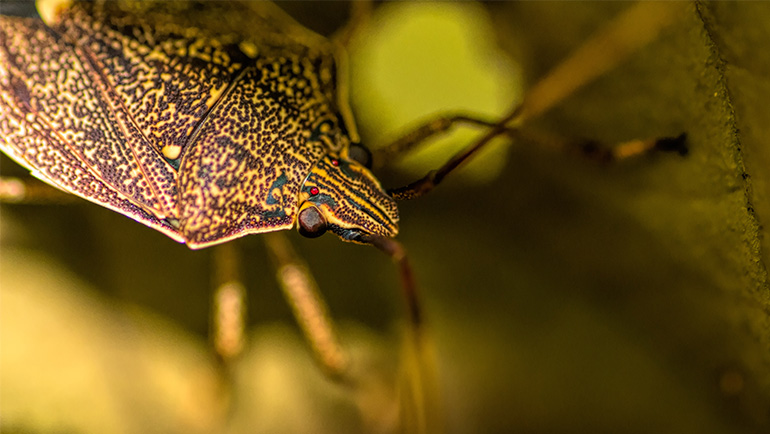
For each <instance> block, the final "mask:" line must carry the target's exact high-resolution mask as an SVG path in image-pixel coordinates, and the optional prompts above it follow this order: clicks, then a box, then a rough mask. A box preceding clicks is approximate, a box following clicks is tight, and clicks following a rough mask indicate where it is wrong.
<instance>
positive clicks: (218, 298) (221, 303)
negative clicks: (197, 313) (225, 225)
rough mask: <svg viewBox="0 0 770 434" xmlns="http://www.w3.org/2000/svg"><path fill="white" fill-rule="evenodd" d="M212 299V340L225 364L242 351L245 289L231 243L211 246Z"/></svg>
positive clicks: (238, 257)
mask: <svg viewBox="0 0 770 434" xmlns="http://www.w3.org/2000/svg"><path fill="white" fill-rule="evenodd" d="M213 254H214V285H215V287H216V290H215V291H214V298H213V303H212V320H211V339H212V341H213V344H214V349H215V350H216V352H217V354H218V355H219V357H220V359H221V360H222V361H223V362H224V363H225V364H228V363H229V362H230V361H232V360H234V359H235V358H236V357H237V356H238V355H239V354H240V353H241V351H242V350H243V342H244V339H243V331H244V320H245V317H246V301H245V299H246V291H245V289H244V287H243V284H242V283H241V279H240V277H241V273H240V256H239V254H238V251H237V249H236V247H235V244H233V243H225V244H222V245H219V246H216V247H215V248H214V252H213Z"/></svg>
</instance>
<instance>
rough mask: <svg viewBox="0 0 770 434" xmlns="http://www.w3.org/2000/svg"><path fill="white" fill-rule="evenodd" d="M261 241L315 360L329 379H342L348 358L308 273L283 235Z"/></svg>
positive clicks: (347, 364) (267, 237) (270, 235)
mask: <svg viewBox="0 0 770 434" xmlns="http://www.w3.org/2000/svg"><path fill="white" fill-rule="evenodd" d="M264 238H265V243H266V245H267V249H268V251H269V252H270V255H271V257H272V259H273V262H274V264H275V267H276V270H277V277H278V282H279V283H280V285H281V288H282V289H283V293H284V295H285V296H286V300H287V301H288V303H289V305H290V306H291V308H292V310H293V311H294V316H295V317H296V318H297V322H298V323H299V325H300V328H302V331H303V333H304V334H305V338H306V339H307V340H308V342H309V343H310V346H311V348H312V350H313V354H314V356H315V357H316V360H317V361H318V363H319V364H320V365H321V367H322V369H323V370H324V371H325V373H326V374H327V375H328V376H329V377H331V378H333V379H336V380H344V379H345V374H346V373H347V371H348V366H349V360H348V355H347V354H346V353H345V351H344V350H343V349H342V346H341V345H340V343H339V339H338V337H337V334H336V332H335V331H334V327H333V325H332V322H331V319H330V316H329V312H328V308H327V307H326V303H324V301H323V299H322V298H321V295H320V293H319V290H318V285H317V284H316V282H315V280H314V279H313V276H312V275H311V274H310V270H309V269H308V267H307V265H305V264H304V263H303V262H302V261H301V260H300V259H299V257H298V256H297V254H296V252H294V250H293V249H292V247H291V245H290V244H289V242H288V240H287V239H286V237H285V236H284V235H283V234H279V233H275V232H272V233H267V234H265V235H264Z"/></svg>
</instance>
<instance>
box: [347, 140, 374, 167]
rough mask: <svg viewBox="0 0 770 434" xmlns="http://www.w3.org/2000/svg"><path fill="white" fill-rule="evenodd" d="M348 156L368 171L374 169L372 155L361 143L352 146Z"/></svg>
mask: <svg viewBox="0 0 770 434" xmlns="http://www.w3.org/2000/svg"><path fill="white" fill-rule="evenodd" d="M348 156H349V157H350V159H351V160H353V161H357V162H358V163H360V164H361V165H362V166H364V167H366V168H367V169H371V168H372V153H371V151H369V149H368V148H367V147H366V146H364V145H362V144H360V143H353V144H351V145H350V149H349V150H348Z"/></svg>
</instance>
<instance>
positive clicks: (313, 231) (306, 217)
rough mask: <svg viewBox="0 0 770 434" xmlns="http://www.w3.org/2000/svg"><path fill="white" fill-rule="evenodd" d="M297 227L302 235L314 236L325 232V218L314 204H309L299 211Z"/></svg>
mask: <svg viewBox="0 0 770 434" xmlns="http://www.w3.org/2000/svg"><path fill="white" fill-rule="evenodd" d="M297 220H298V223H299V225H298V229H299V233H300V234H302V236H304V237H308V238H316V237H320V236H321V235H323V234H324V233H325V232H326V226H327V225H326V219H325V218H324V216H323V215H321V211H319V210H318V208H316V207H314V206H309V207H307V208H305V209H303V210H302V211H300V212H299V216H298V217H297Z"/></svg>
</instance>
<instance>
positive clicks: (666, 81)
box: [0, 2, 770, 433]
mask: <svg viewBox="0 0 770 434" xmlns="http://www.w3.org/2000/svg"><path fill="white" fill-rule="evenodd" d="M627 6H628V5H627V4H625V3H611V2H600V3H578V2H569V3H552V2H546V3H540V2H523V3H490V4H486V5H485V7H486V10H487V12H488V13H489V16H490V17H491V18H492V25H493V28H494V29H495V32H496V37H494V39H495V40H494V41H491V39H492V37H491V36H478V37H481V38H484V39H485V41H483V44H481V43H479V45H484V44H488V43H492V42H495V43H496V44H497V45H499V46H500V47H502V48H503V49H504V50H506V51H507V52H508V53H510V54H511V57H513V58H515V59H516V60H517V62H518V63H519V64H520V65H521V69H522V71H523V75H524V77H525V81H526V82H528V83H532V82H534V81H535V80H537V79H538V78H539V77H542V76H543V75H544V74H545V73H546V71H547V70H548V69H549V68H551V67H553V66H554V65H555V64H557V63H558V62H559V60H560V59H562V58H563V57H565V56H566V55H567V54H568V53H569V52H570V51H571V50H573V49H574V48H576V47H577V46H579V44H580V42H581V41H583V40H585V39H586V38H587V37H588V36H590V35H591V34H592V33H593V32H594V31H595V30H596V29H597V28H599V27H600V26H601V25H602V24H604V23H606V22H608V21H609V20H611V19H612V17H613V16H615V15H616V14H617V13H618V12H620V11H622V10H623V9H624V8H626V7H627ZM385 7H387V9H393V8H399V7H403V8H405V9H407V10H410V9H409V8H411V7H412V6H411V5H402V4H388V5H386V6H385ZM385 7H383V9H385ZM474 10H475V9H474ZM470 13H471V14H477V12H470ZM485 14H486V13H483V14H481V15H485ZM769 15H770V8H769V7H767V6H766V5H764V4H762V3H743V2H741V3H707V4H701V3H697V4H693V5H692V6H691V7H690V9H689V11H688V14H687V16H684V17H683V18H682V21H681V22H680V23H679V24H678V26H676V27H674V28H672V29H670V30H669V31H668V32H666V33H665V34H664V35H662V37H661V38H660V39H659V40H657V41H655V42H654V43H652V44H650V45H649V46H648V47H645V48H644V49H643V50H642V51H640V52H639V53H636V54H635V55H633V56H632V57H631V58H630V59H629V60H628V61H627V62H626V63H624V64H623V65H621V66H620V67H619V68H617V69H616V70H614V71H612V72H610V73H608V74H606V75H605V76H603V77H601V78H600V79H599V80H598V81H596V82H595V83H593V84H592V85H590V86H588V87H587V88H585V89H583V90H582V91H580V92H579V93H577V94H576V95H574V96H573V97H571V98H569V99H568V100H567V101H565V102H564V103H563V104H562V105H560V106H559V107H558V108H556V109H554V110H552V111H551V112H549V113H547V115H546V116H544V117H543V118H542V119H541V120H540V121H539V122H538V124H537V125H536V126H537V127H538V128H541V129H545V130H548V131H553V132H555V133H557V134H560V135H563V136H565V137H587V138H592V139H599V140H602V141H605V142H607V143H613V142H617V141H622V140H627V139H632V138H638V137H656V136H665V135H676V134H679V133H681V132H687V133H688V135H689V146H690V150H691V153H690V155H688V156H687V157H686V158H680V157H678V156H675V155H658V156H655V157H652V158H643V159H640V160H639V161H635V162H627V163H623V164H620V165H617V166H613V167H596V166H595V165H593V164H591V163H588V162H584V161H580V160H576V159H574V158H570V157H566V156H563V155H554V154H549V153H547V152H544V151H542V150H539V149H533V148H530V147H512V148H510V149H509V150H508V151H507V152H508V155H509V157H510V158H508V159H507V160H505V161H504V162H503V163H502V164H503V165H504V167H503V170H502V172H501V173H500V175H499V177H498V178H497V179H496V180H494V181H492V182H491V183H488V184H485V185H484V186H483V187H482V186H473V185H468V184H466V183H464V182H460V181H458V180H457V177H450V178H448V179H447V181H446V182H445V184H444V185H442V187H441V188H439V189H437V190H436V191H435V192H433V193H431V195H429V196H427V197H425V198H423V199H422V200H420V201H415V202H408V203H403V205H402V207H401V214H402V220H401V235H400V240H401V241H402V242H403V243H404V244H405V245H406V246H407V248H408V249H409V252H410V255H411V260H412V263H413V265H414V268H415V272H416V275H417V279H418V281H419V283H420V287H421V289H422V290H423V296H424V298H425V304H426V307H425V310H426V313H427V318H428V321H429V325H430V330H431V332H432V334H433V337H434V339H435V345H436V351H437V358H438V363H439V367H440V383H441V391H442V403H443V406H444V414H445V418H446V422H445V426H446V428H447V431H449V432H458V433H459V432H510V431H514V432H515V431H525V432H548V433H553V432H564V433H568V432H569V433H573V432H699V433H732V432H766V431H768V429H769V428H768V424H769V423H770V422H768V417H769V416H770V369H769V368H770V323H769V321H770V319H769V318H768V317H769V316H768V312H769V311H770V309H768V307H769V306H768V305H769V303H770V292H769V291H768V282H767V271H766V264H767V261H768V248H767V239H768V234H767V230H768V229H767V226H768V225H767V222H766V221H765V220H766V218H767V217H766V216H767V215H770V201H768V194H770V186H769V185H768V180H769V179H768V176H770V175H768V173H767V171H766V170H765V168H766V167H768V163H770V150H768V149H770V148H768V147H767V145H766V143H768V139H769V138H770V123H768V122H767V119H768V113H767V109H766V106H767V104H766V101H768V100H769V99H770V84H768V78H767V77H770V74H769V73H770V53H768V52H767V50H763V49H761V47H763V46H764V45H763V44H764V43H765V42H764V41H767V40H768V39H769V38H770V35H768V33H770V29H769V28H768V27H769V24H768V23H770V16H769ZM487 38H489V40H486V39H487ZM386 39H387V38H386ZM407 42H409V41H407ZM460 57H462V56H460ZM356 62H357V60H356V59H352V64H354V65H355V64H356ZM404 62H405V63H409V62H411V60H409V61H408V60H406V59H405V60H404ZM472 63H475V64H476V65H478V64H479V62H478V61H475V62H474V61H472ZM407 66H408V65H407ZM362 67H364V66H362ZM425 67H426V68H428V67H430V65H427V66H425ZM438 69H439V70H438V71H437V72H436V74H437V75H438V76H441V74H442V73H443V72H446V67H441V68H438ZM458 70H463V69H462V68H460V67H459V66H458ZM424 75H425V76H428V73H427V72H426V73H425V74H424ZM513 81H516V79H515V78H514V79H513ZM455 88H457V89H459V88H458V87H456V86H453V87H452V89H455ZM452 89H447V93H451V91H452ZM466 89H467V88H466ZM354 90H355V89H354ZM362 96H363V98H362V99H360V100H358V101H357V102H356V104H355V105H356V106H357V107H364V106H373V107H374V110H375V113H376V111H377V110H381V111H383V113H384V111H385V110H388V111H396V112H397V111H399V110H401V109H397V108H391V105H390V104H395V102H383V101H382V100H374V101H372V100H368V99H367V98H369V97H367V96H366V95H365V94H364V95H362ZM353 97H354V98H355V97H356V93H354V94H353ZM408 97H409V95H406V96H404V100H409V98H408ZM510 102H511V103H512V102H513V101H510ZM410 104H411V103H410ZM408 105H409V104H408ZM502 105H503V106H504V107H507V106H508V105H509V104H505V103H503V104H502ZM393 107H395V106H393ZM448 108H449V109H456V107H448ZM479 110H482V108H479ZM383 116H384V114H383ZM415 116H418V115H415ZM419 116H421V114H420V115H419ZM375 117H376V116H375ZM360 120H361V121H362V123H363V125H362V126H361V129H362V131H369V134H370V137H369V142H375V141H376V142H387V138H388V136H390V135H391V134H397V132H395V131H393V132H391V131H384V130H380V129H379V128H381V126H379V125H378V124H376V123H371V124H369V122H370V121H367V119H366V116H363V117H361V118H360ZM413 120H414V119H412V118H410V119H406V120H405V121H404V123H406V121H409V123H410V124H412V122H411V121H413ZM375 121H376V119H375ZM372 122H374V121H372ZM405 128H407V126H406V125H405ZM437 158H438V157H437ZM440 162H441V161H437V162H436V163H437V164H440ZM482 166H483V164H482ZM6 167H7V166H3V171H4V173H5V171H6ZM2 223H3V228H2V236H3V237H2V242H3V245H2V257H0V259H2V262H0V267H1V268H0V290H1V291H2V293H1V294H0V295H1V296H2V300H1V301H2V303H1V304H0V314H1V315H2V316H1V317H0V321H1V323H0V338H1V339H2V342H0V345H2V346H1V347H0V362H2V365H0V380H2V381H0V404H1V405H2V414H3V421H2V422H3V430H4V431H6V430H7V431H11V432H13V431H32V432H49V431H51V430H53V429H54V428H60V429H62V430H72V431H80V432H153V430H154V431H156V432H172V431H174V430H176V431H181V432H195V431H196V430H197V431H204V432H207V431H208V430H209V428H210V427H211V426H212V424H213V425H218V426H221V424H223V423H224V422H222V420H221V419H218V418H219V417H224V416H222V415H221V414H219V413H217V412H218V411H219V409H220V408H221V406H223V405H224V404H226V403H227V402H225V401H223V394H222V390H221V389H219V385H220V384H223V383H220V382H219V381H221V380H222V378H221V377H219V376H218V375H219V374H218V373H217V371H216V370H215V368H214V366H215V364H214V362H213V357H212V356H211V355H210V354H209V352H208V351H209V350H208V349H207V347H206V346H205V343H204V342H205V339H204V337H203V336H202V335H203V334H204V333H205V330H206V325H205V323H206V320H207V318H206V315H207V311H208V301H207V300H208V294H209V292H208V291H209V287H210V279H209V277H208V268H207V265H206V264H207V260H208V254H207V253H206V252H205V251H204V252H189V251H187V250H186V249H185V248H183V247H182V246H177V245H174V244H173V243H171V242H169V241H168V240H167V239H165V238H164V237H163V236H162V235H159V234H156V233H154V232H153V231H151V230H149V229H147V228H144V227H141V226H140V225H138V224H136V223H134V222H132V221H130V220H128V219H125V218H124V217H122V216H119V215H116V214H114V213H111V212H109V211H106V210H102V209H98V208H96V207H92V206H88V205H85V206H82V207H74V208H59V207H46V208H41V207H25V206H4V207H3V216H2ZM12 223H13V224H12ZM258 238H259V237H251V238H250V239H244V240H239V241H238V246H239V247H240V248H241V249H242V251H243V253H244V257H245V258H247V259H248V262H247V264H248V267H246V279H245V280H246V286H247V288H249V291H250V305H249V307H250V310H251V314H252V318H253V321H254V323H255V324H259V327H255V328H254V329H253V333H252V339H251V341H250V346H249V350H248V352H247V354H246V355H244V358H243V359H242V364H241V365H239V366H238V369H237V370H236V372H235V373H234V374H233V375H234V376H233V377H232V378H236V379H237V381H235V383H234V388H235V389H234V391H235V393H234V395H233V396H234V397H236V398H235V399H234V401H232V404H233V409H234V410H233V413H232V415H231V416H230V417H231V419H230V425H229V430H230V431H231V432H241V431H247V432H254V431H259V430H264V431H266V432H275V431H279V430H283V431H285V432H307V431H310V430H312V431H314V432H318V431H321V430H328V431H330V432H341V431H354V430H356V429H357V428H360V427H361V426H364V425H366V423H365V422H364V420H365V419H366V418H367V417H371V418H373V419H375V420H376V421H377V422H380V423H382V424H383V425H384V426H386V427H390V426H392V423H393V422H392V419H390V418H389V417H391V416H392V411H393V410H392V407H390V406H389V405H390V403H391V402H392V401H390V400H389V399H390V398H391V397H392V394H393V393H394V391H393V390H392V387H393V382H392V381H390V380H391V379H392V378H391V377H392V376H393V374H392V372H393V365H394V364H395V362H394V359H395V358H397V345H396V344H394V343H393V342H390V341H389V340H388V339H386V338H383V337H382V336H386V333H387V332H386V330H388V327H389V326H388V324H389V323H390V322H391V321H393V319H394V317H395V318H397V317H398V315H399V314H398V312H400V311H399V310H398V309H399V307H400V305H399V304H398V303H399V299H398V293H397V291H396V289H397V279H396V276H395V274H394V272H393V270H392V268H391V267H390V264H388V263H387V261H386V260H384V258H382V257H381V255H379V254H378V253H377V252H374V251H373V249H365V248H362V247H359V246H351V245H346V244H342V243H339V242H338V241H337V240H335V239H332V238H330V237H323V238H321V239H319V240H300V239H297V240H296V242H297V245H298V249H299V250H301V251H302V252H304V253H305V255H306V257H307V260H308V263H309V264H310V266H311V268H312V269H313V270H314V271H315V272H316V277H317V279H318V280H319V283H320V285H321V288H322V289H323V290H324V292H325V295H326V297H327V298H328V300H329V302H330V305H331V308H332V312H333V313H334V314H335V315H336V316H337V317H338V318H343V319H347V320H350V321H353V322H354V323H356V324H362V323H363V324H366V325H367V328H364V329H362V326H360V325H354V326H351V327H344V328H343V337H344V338H347V339H345V340H346V342H348V344H349V345H351V346H353V348H354V349H356V351H357V354H358V355H359V356H358V357H357V360H361V361H362V364H363V366H364V367H366V368H369V367H373V368H371V369H372V371H374V372H382V373H383V374H382V376H381V378H382V379H383V380H382V383H381V384H379V385H377V384H375V385H372V386H371V389H370V390H371V394H370V395H369V398H370V400H369V401H368V402H369V403H370V404H369V405H370V407H369V408H379V409H383V410H384V411H383V412H382V413H377V412H376V411H373V412H371V413H368V416H366V415H364V416H362V415H361V414H359V413H358V411H357V410H356V408H357V406H359V405H360V404H358V403H356V404H354V402H356V400H357V399H358V398H356V397H354V396H351V394H350V393H349V391H348V390H346V389H341V388H338V387H336V386H335V385H333V384H330V383H328V382H326V381H325V380H324V379H323V378H322V377H321V375H320V373H318V372H317V371H316V370H315V369H314V367H313V365H312V362H311V360H310V357H309V355H308V353H307V352H306V351H305V349H304V347H303V346H302V345H301V344H300V341H299V339H298V333H297V331H296V330H295V329H293V328H292V329H288V328H285V327H282V326H264V324H265V323H272V322H275V321H280V322H283V323H288V321H290V319H289V314H288V309H287V308H286V307H285V306H284V305H283V304H282V301H281V299H280V295H278V294H279V292H278V289H277V287H276V285H275V283H274V282H273V281H272V279H271V271H270V270H269V269H268V267H267V265H266V264H267V262H266V261H265V260H264V259H265V258H264V256H265V255H264V253H263V249H262V247H261V246H259V239H258ZM21 248H23V249H24V250H25V251H26V250H34V251H36V252H39V253H35V254H34V255H33V254H30V253H20V251H19V250H18V249H21ZM43 256H44V257H45V258H46V259H45V262H43V261H42V260H41V259H40V258H41V257H43ZM57 264H58V265H57ZM62 268H65V269H66V271H65V270H62ZM47 273H53V274H52V275H47ZM73 273H74V274H75V275H77V276H79V277H74V276H73ZM73 278H74V279H75V280H76V281H78V283H76V284H74V283H71V281H72V279H73ZM17 279H18V280H17ZM80 280H85V282H80ZM17 282H20V283H17ZM35 282H42V283H37V284H36V283H35ZM68 282H70V283H68ZM90 287H97V288H98V291H99V294H96V293H95V291H93V290H90V289H88V288H90ZM35 288H38V289H35ZM116 299H117V300H121V301H120V303H117V304H118V305H119V306H121V305H124V304H125V303H137V304H140V305H141V306H142V309H147V310H150V311H153V312H156V313H160V314H162V316H163V317H165V318H168V320H167V319H158V317H157V316H154V315H147V314H141V315H137V314H135V313H127V312H125V310H124V309H122V308H119V307H116V306H115V304H116V303H115V300H116ZM180 326H181V328H183V329H184V330H183V331H180V330H179V328H180ZM367 329H373V330H377V332H376V334H374V335H373V333H372V332H371V331H367ZM365 356H368V357H371V359H369V360H367V358H366V357H365ZM389 381H390V382H389ZM224 384H227V383H226V382H225V383H224ZM192 390H194V391H195V392H191V391H192ZM92 412H93V413H96V414H90V413H92ZM377 416H379V417H380V418H381V419H377ZM316 428H317V429H316Z"/></svg>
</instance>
